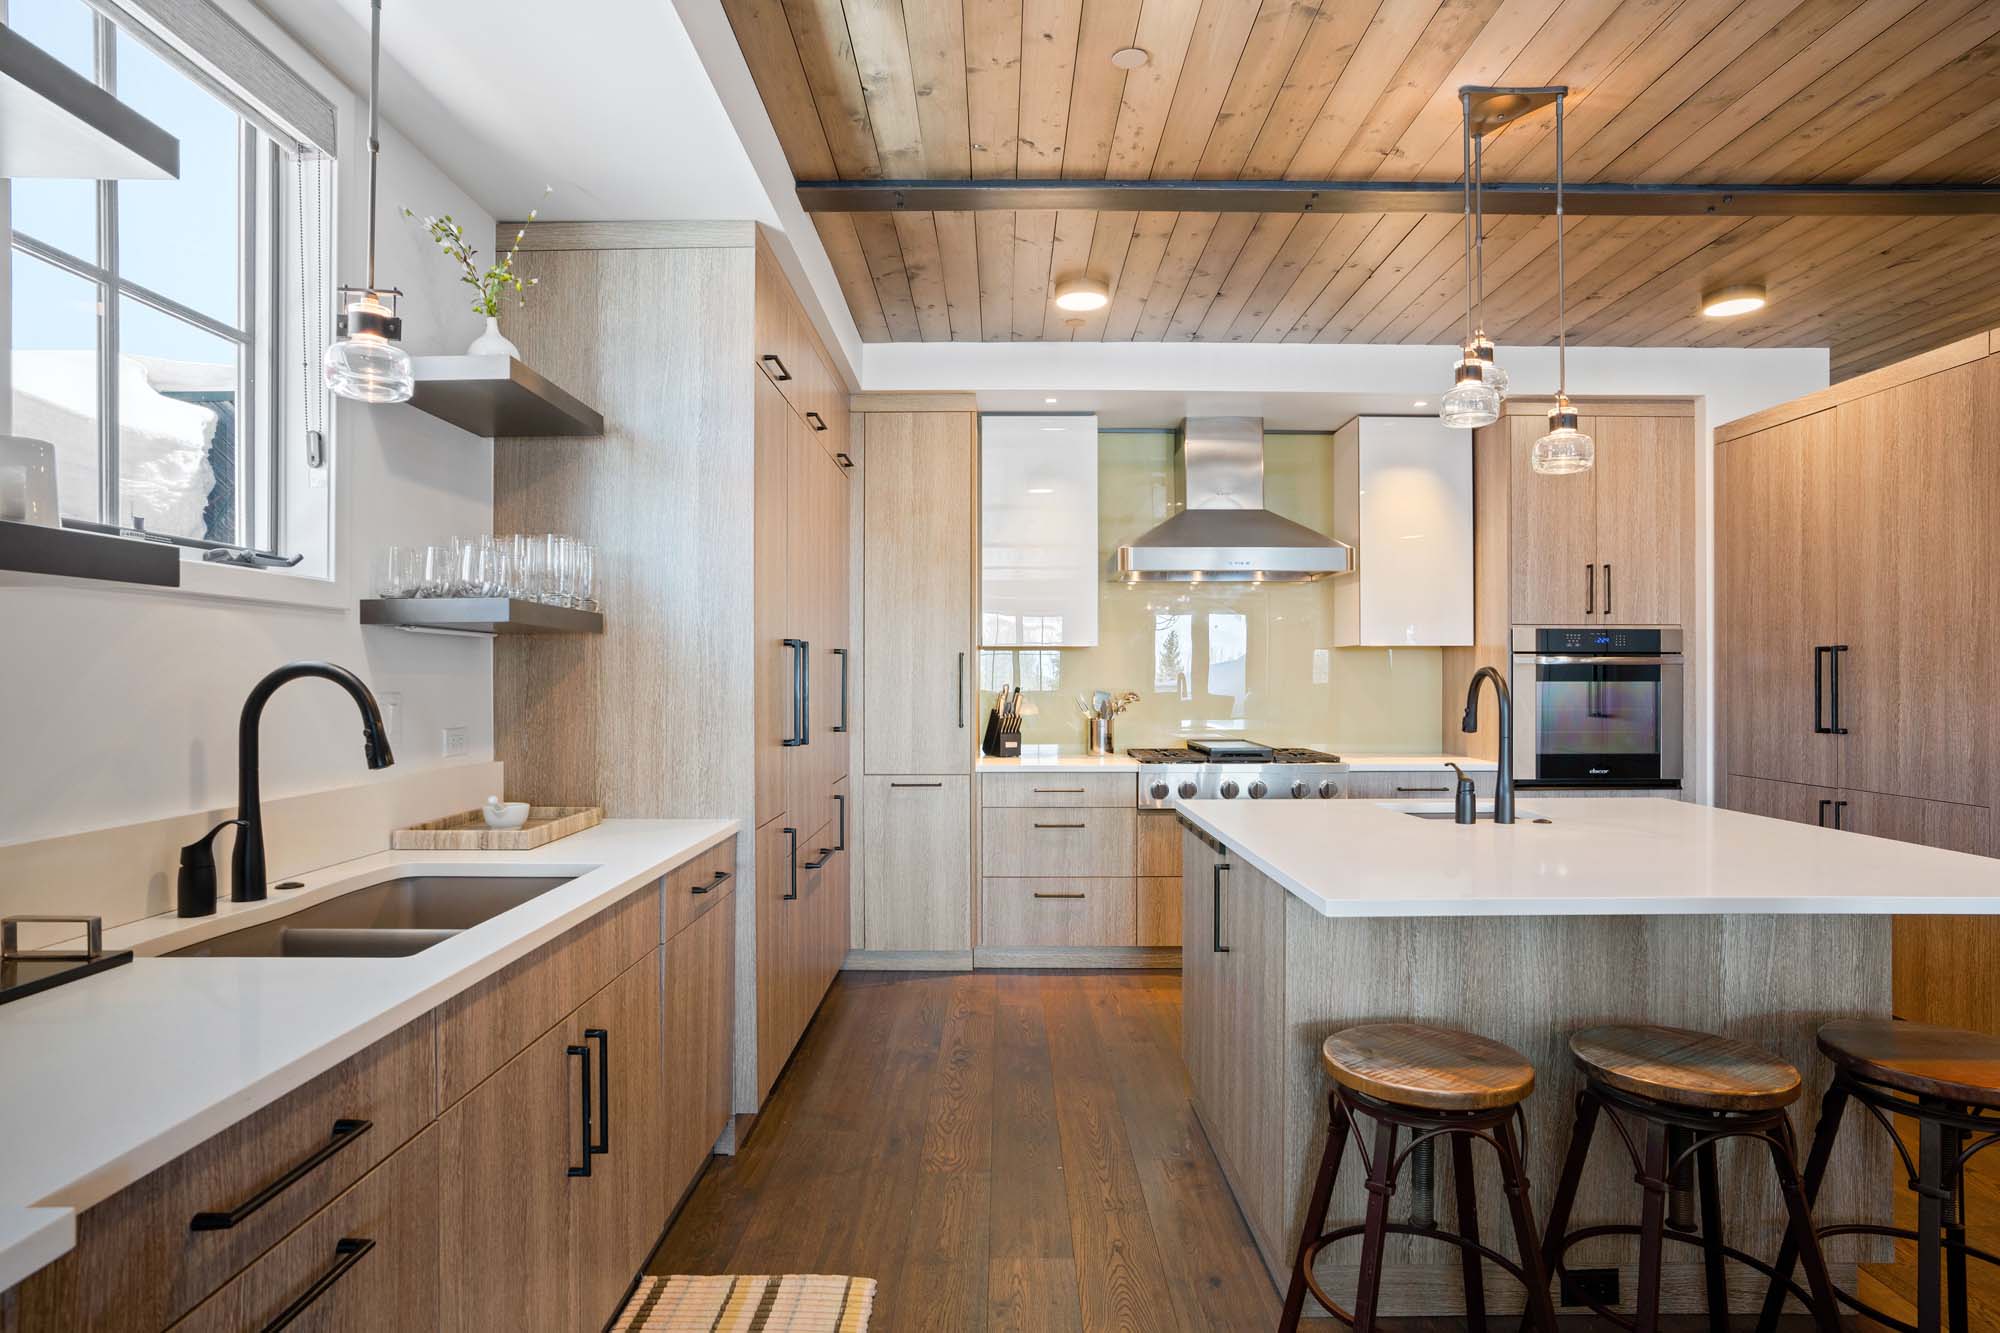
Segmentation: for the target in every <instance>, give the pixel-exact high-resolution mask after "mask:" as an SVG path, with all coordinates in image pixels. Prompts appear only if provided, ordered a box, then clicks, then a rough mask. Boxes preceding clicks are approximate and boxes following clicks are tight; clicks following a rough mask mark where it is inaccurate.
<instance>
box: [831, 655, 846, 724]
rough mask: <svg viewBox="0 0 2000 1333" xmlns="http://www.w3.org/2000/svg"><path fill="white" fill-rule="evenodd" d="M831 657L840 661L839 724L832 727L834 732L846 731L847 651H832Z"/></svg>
mask: <svg viewBox="0 0 2000 1333" xmlns="http://www.w3.org/2000/svg"><path fill="white" fill-rule="evenodd" d="M833 655H834V656H835V657H837V658H839V659H840V722H839V723H838V724H837V725H836V726H835V727H834V730H835V731H846V730H847V650H846V649H845V648H836V649H834V650H833Z"/></svg>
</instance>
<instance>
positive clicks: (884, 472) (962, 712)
mask: <svg viewBox="0 0 2000 1333" xmlns="http://www.w3.org/2000/svg"><path fill="white" fill-rule="evenodd" d="M972 421H973V418H972V415H971V414H970V413H966V412H873V413H869V414H868V416H867V423H866V426H865V428H864V429H865V432H866V435H865V447H866V449H867V466H866V467H865V468H863V469H862V483H861V484H862V503H863V510H864V514H865V519H864V522H863V527H862V532H863V539H864V548H863V555H862V563H863V570H862V573H863V601H864V604H865V605H864V614H863V617H862V623H863V625H864V627H865V630H866V633H867V636H868V643H867V654H866V660H867V664H868V672H867V679H866V680H865V681H863V683H862V688H863V697H864V699H865V700H866V708H865V709H864V714H865V716H866V717H867V718H868V745H867V762H868V771H869V772H870V773H881V774H891V773H970V772H971V771H972V752H973V749H974V747H975V745H976V742H977V739H978V738H977V737H976V736H975V735H974V733H973V732H972V730H971V727H972V700H973V689H974V684H975V681H974V677H973V668H974V665H975V664H974V663H973V661H972V656H971V650H972V624H973V611H972V592H973V584H974V581H975V576H976V571H975V569H974V567H973V550H972V535H973V514H974V506H973V443H972Z"/></svg>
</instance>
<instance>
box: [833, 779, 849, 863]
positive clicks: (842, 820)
mask: <svg viewBox="0 0 2000 1333" xmlns="http://www.w3.org/2000/svg"><path fill="white" fill-rule="evenodd" d="M833 812H834V817H835V820H836V821H837V822H836V823H835V824H834V829H835V832H834V835H833V850H835V851H836V852H844V851H846V850H847V798H846V797H845V796H842V795H841V794H840V793H839V792H835V793H834V795H833Z"/></svg>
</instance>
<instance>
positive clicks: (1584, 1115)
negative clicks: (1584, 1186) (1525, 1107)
mask: <svg viewBox="0 0 2000 1333" xmlns="http://www.w3.org/2000/svg"><path fill="white" fill-rule="evenodd" d="M1601 1109H1602V1108H1601V1107H1600V1106H1599V1105H1598V1102H1597V1098H1595V1097H1593V1096H1591V1095H1590V1090H1589V1089H1588V1088H1585V1089H1584V1090H1583V1091H1581V1092H1579V1093H1577V1094H1576V1123H1575V1124H1574V1125H1572V1126H1571V1127H1570V1131H1569V1153H1568V1155H1567V1156H1565V1157H1564V1159H1563V1173H1562V1179H1561V1180H1559V1181H1558V1182H1556V1194H1555V1198H1553V1199H1551V1200H1550V1201H1549V1225H1548V1229H1547V1230H1546V1231H1544V1232H1543V1233H1542V1237H1543V1239H1542V1262H1543V1263H1545V1264H1546V1265H1547V1266H1548V1267H1549V1269H1551V1270H1552V1271H1553V1272H1557V1273H1560V1272H1562V1269H1563V1264H1562V1240H1563V1236H1564V1234H1565V1233H1567V1232H1568V1231H1569V1214H1570V1209H1572V1208H1574V1207H1575V1206H1576V1188H1577V1185H1578V1184H1579V1183H1581V1181H1582V1180H1583V1164H1584V1162H1585V1161H1586V1160H1587V1159H1588V1158H1589V1157H1590V1140H1591V1136H1592V1135H1594V1134H1595V1133H1596V1132H1597V1116H1598V1113H1599V1111H1600V1110H1601Z"/></svg>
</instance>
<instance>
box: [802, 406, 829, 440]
mask: <svg viewBox="0 0 2000 1333" xmlns="http://www.w3.org/2000/svg"><path fill="white" fill-rule="evenodd" d="M806 424H807V425H808V426H811V427H812V428H813V433H814V434H815V435H817V434H818V433H819V432H821V431H823V430H825V429H826V418H825V417H823V416H821V415H820V414H819V413H817V412H808V413H806Z"/></svg>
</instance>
